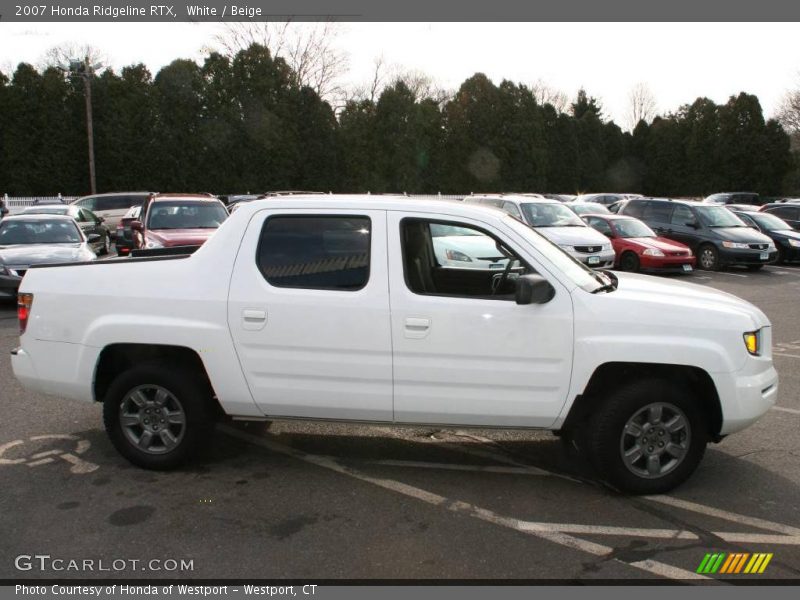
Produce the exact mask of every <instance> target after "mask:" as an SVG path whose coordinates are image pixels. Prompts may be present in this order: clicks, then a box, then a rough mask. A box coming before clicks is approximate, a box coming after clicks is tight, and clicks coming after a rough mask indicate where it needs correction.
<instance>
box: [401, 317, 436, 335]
mask: <svg viewBox="0 0 800 600" xmlns="http://www.w3.org/2000/svg"><path fill="white" fill-rule="evenodd" d="M430 330H431V320H430V319H427V318H425V317H408V318H407V319H406V324H405V336H406V337H407V338H412V339H420V338H424V337H425V336H426V335H428V332H429V331H430Z"/></svg>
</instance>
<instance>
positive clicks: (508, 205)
mask: <svg viewBox="0 0 800 600" xmlns="http://www.w3.org/2000/svg"><path fill="white" fill-rule="evenodd" d="M503 210H504V211H506V212H507V213H508V214H510V215H512V216H514V217H517V218H518V219H519V220H522V213H520V212H519V208H517V205H516V204H514V203H513V202H504V203H503Z"/></svg>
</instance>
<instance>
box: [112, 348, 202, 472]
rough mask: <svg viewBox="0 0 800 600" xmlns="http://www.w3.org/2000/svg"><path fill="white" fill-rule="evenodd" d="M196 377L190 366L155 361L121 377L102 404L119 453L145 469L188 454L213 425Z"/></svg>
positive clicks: (180, 459)
mask: <svg viewBox="0 0 800 600" xmlns="http://www.w3.org/2000/svg"><path fill="white" fill-rule="evenodd" d="M198 379H199V378H198V377H197V374H196V373H194V372H192V371H190V370H187V369H181V368H177V369H176V368H174V367H173V368H166V367H164V366H161V365H157V364H143V365H137V366H135V367H132V368H130V369H128V370H127V371H125V372H123V373H122V374H121V375H119V376H118V377H117V378H116V379H115V380H114V382H113V383H112V384H111V386H110V387H109V389H108V393H107V394H106V397H105V400H104V402H103V422H104V424H105V428H106V432H107V433H108V436H109V438H110V439H111V442H112V443H113V444H114V447H115V448H116V449H117V451H118V452H119V453H120V454H122V456H124V457H125V458H126V459H128V460H129V461H130V462H132V463H133V464H135V465H137V466H139V467H144V468H145V469H156V470H165V469H172V468H174V467H177V466H179V465H181V464H183V463H184V462H186V461H187V460H188V459H189V458H191V457H192V456H193V455H194V454H195V453H196V451H197V450H198V449H199V447H200V445H201V444H202V443H203V442H204V441H207V440H208V439H209V437H210V435H211V432H212V429H213V425H214V421H213V418H212V411H211V409H210V396H211V394H210V391H209V390H208V389H207V386H205V385H203V384H202V383H200V382H199V381H198Z"/></svg>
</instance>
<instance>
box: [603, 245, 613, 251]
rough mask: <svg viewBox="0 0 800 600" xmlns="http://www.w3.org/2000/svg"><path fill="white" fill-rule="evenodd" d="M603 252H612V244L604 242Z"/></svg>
mask: <svg viewBox="0 0 800 600" xmlns="http://www.w3.org/2000/svg"><path fill="white" fill-rule="evenodd" d="M602 251H603V252H610V251H611V244H603V250H602Z"/></svg>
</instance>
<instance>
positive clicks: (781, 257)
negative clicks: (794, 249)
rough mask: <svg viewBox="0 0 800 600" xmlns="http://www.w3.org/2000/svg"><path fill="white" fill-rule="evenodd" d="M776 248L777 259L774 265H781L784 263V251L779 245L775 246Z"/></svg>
mask: <svg viewBox="0 0 800 600" xmlns="http://www.w3.org/2000/svg"><path fill="white" fill-rule="evenodd" d="M776 246H778V258H776V259H775V264H776V265H782V264H785V263H786V251H785V250H784V249H783V248H781V245H780V244H776Z"/></svg>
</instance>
